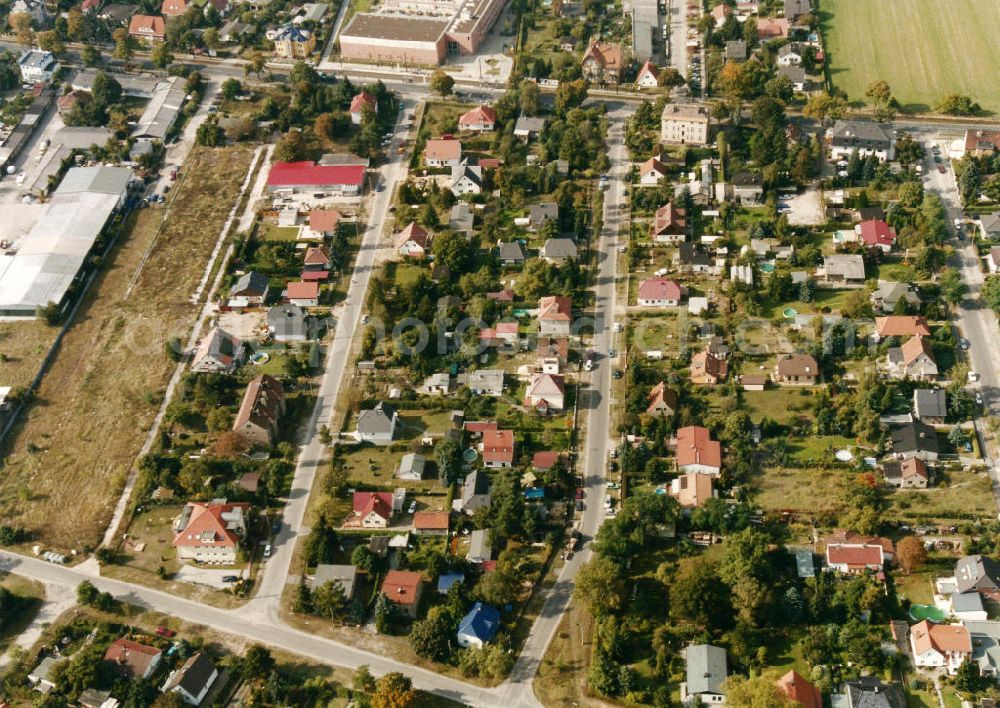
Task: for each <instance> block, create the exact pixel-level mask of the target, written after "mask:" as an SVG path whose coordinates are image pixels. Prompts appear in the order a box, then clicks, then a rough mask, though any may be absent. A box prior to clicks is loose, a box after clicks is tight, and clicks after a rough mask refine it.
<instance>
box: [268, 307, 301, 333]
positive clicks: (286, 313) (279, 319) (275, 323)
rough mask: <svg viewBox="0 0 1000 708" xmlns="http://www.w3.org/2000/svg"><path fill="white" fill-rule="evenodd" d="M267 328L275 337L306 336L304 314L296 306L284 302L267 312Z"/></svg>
mask: <svg viewBox="0 0 1000 708" xmlns="http://www.w3.org/2000/svg"><path fill="white" fill-rule="evenodd" d="M267 326H268V328H269V329H271V330H273V331H274V333H275V334H276V335H279V336H280V335H285V336H290V335H300V334H306V313H305V310H303V309H302V308H301V307H299V306H298V305H295V304H293V303H290V302H284V303H282V304H280V305H275V306H274V307H272V308H270V309H269V310H268V311H267Z"/></svg>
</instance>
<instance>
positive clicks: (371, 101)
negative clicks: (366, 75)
mask: <svg viewBox="0 0 1000 708" xmlns="http://www.w3.org/2000/svg"><path fill="white" fill-rule="evenodd" d="M376 111H378V99H377V98H375V97H374V96H372V95H371V94H370V93H368V92H367V91H365V90H364V89H361V93H359V94H357V95H355V96H354V98H352V99H351V107H350V109H349V112H350V114H351V123H353V124H354V125H361V119H362V118H363V117H364V115H365V113H371V114H374V113H375V112H376Z"/></svg>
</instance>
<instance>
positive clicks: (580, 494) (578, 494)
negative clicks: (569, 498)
mask: <svg viewBox="0 0 1000 708" xmlns="http://www.w3.org/2000/svg"><path fill="white" fill-rule="evenodd" d="M576 498H577V499H583V488H582V487H577V488H576Z"/></svg>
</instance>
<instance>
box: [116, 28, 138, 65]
mask: <svg viewBox="0 0 1000 708" xmlns="http://www.w3.org/2000/svg"><path fill="white" fill-rule="evenodd" d="M111 36H112V38H113V39H114V40H115V59H121V60H122V61H124V62H126V63H127V62H130V61H132V53H133V51H134V40H133V39H132V35H130V34H129V33H128V29H126V28H125V27H119V28H118V29H116V30H115V31H114V32H112V33H111Z"/></svg>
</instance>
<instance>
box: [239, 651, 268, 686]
mask: <svg viewBox="0 0 1000 708" xmlns="http://www.w3.org/2000/svg"><path fill="white" fill-rule="evenodd" d="M275 665H276V664H275V661H274V657H273V656H271V650H270V649H268V648H267V647H266V646H264V645H263V644H251V645H250V647H249V648H247V651H246V654H244V655H243V658H242V659H241V660H240V665H239V675H240V678H242V679H243V680H244V681H255V680H261V681H262V680H264V679H266V678H267V677H268V676H269V675H270V674H271V672H272V671H274V668H275Z"/></svg>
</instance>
